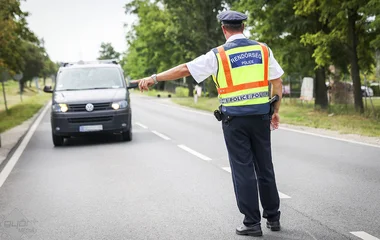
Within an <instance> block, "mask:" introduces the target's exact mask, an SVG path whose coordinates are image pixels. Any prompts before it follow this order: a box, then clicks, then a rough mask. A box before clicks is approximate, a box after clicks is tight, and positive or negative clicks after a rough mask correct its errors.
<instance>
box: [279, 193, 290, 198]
mask: <svg viewBox="0 0 380 240" xmlns="http://www.w3.org/2000/svg"><path fill="white" fill-rule="evenodd" d="M278 196H279V197H280V198H281V199H289V198H291V197H290V196H288V195H286V194H283V193H282V192H280V191H278Z"/></svg>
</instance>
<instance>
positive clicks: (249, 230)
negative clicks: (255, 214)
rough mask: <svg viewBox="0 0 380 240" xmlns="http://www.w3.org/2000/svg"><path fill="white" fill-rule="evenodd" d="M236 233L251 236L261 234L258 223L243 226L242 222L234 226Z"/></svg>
mask: <svg viewBox="0 0 380 240" xmlns="http://www.w3.org/2000/svg"><path fill="white" fill-rule="evenodd" d="M236 234H237V235H248V236H253V237H260V236H262V235H263V232H262V231H261V226H260V225H255V226H251V227H249V226H245V225H244V224H243V225H241V226H239V227H237V228H236Z"/></svg>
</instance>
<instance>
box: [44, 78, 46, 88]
mask: <svg viewBox="0 0 380 240" xmlns="http://www.w3.org/2000/svg"><path fill="white" fill-rule="evenodd" d="M44 86H46V77H45V76H44Z"/></svg>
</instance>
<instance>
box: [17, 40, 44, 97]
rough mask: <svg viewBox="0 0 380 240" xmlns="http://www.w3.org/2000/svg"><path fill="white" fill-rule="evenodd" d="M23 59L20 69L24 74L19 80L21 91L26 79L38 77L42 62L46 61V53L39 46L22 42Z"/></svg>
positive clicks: (42, 66)
mask: <svg viewBox="0 0 380 240" xmlns="http://www.w3.org/2000/svg"><path fill="white" fill-rule="evenodd" d="M22 47H23V53H24V54H23V59H24V62H25V65H24V67H23V68H22V69H21V71H22V72H23V74H24V77H23V79H22V80H21V91H22V92H23V90H24V84H25V83H26V82H27V81H31V80H32V79H33V78H34V77H39V76H41V74H42V71H43V69H44V63H45V61H46V53H45V52H44V51H43V48H41V47H40V46H38V45H36V44H34V43H30V42H24V43H23V46H22Z"/></svg>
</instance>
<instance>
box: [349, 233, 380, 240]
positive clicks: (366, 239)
mask: <svg viewBox="0 0 380 240" xmlns="http://www.w3.org/2000/svg"><path fill="white" fill-rule="evenodd" d="M350 233H351V234H353V235H355V236H357V237H358V238H361V239H363V240H380V239H378V238H377V237H374V236H372V235H370V234H368V233H366V232H350Z"/></svg>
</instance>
